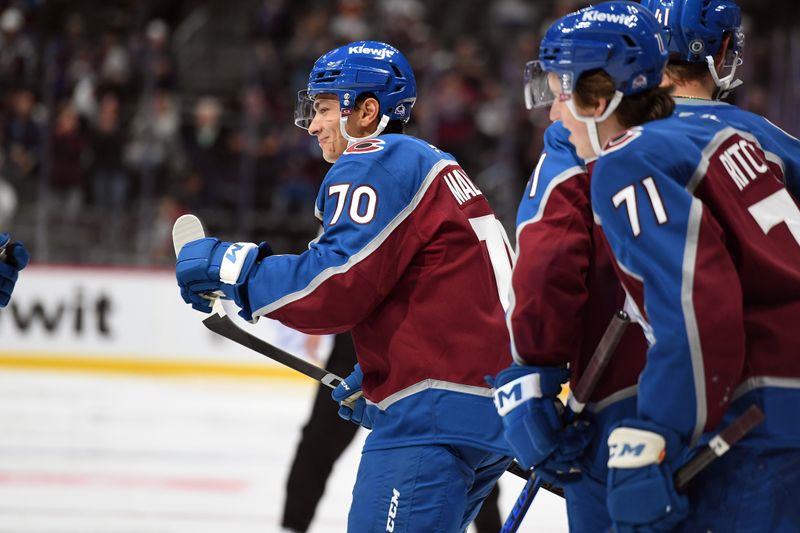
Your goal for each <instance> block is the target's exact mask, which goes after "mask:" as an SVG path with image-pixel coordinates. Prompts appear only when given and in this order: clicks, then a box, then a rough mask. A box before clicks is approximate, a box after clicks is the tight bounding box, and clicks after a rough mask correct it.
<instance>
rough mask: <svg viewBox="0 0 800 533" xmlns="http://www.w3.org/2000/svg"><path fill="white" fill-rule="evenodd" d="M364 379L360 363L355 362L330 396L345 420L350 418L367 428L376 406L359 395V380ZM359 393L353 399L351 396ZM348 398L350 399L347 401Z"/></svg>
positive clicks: (369, 426)
mask: <svg viewBox="0 0 800 533" xmlns="http://www.w3.org/2000/svg"><path fill="white" fill-rule="evenodd" d="M363 380H364V373H363V372H361V365H359V364H357V363H356V366H355V367H353V372H352V373H351V374H350V375H349V376H347V377H346V378H345V379H344V381H342V382H341V383H339V386H337V387H336V388H335V389H333V391H332V392H331V398H333V399H334V401H335V402H336V403H338V404H339V416H341V417H342V418H344V419H345V420H350V421H351V422H355V423H356V424H360V425H362V426H364V427H365V428H367V429H372V421H373V419H374V418H375V412H376V411H377V410H378V408H377V407H376V406H375V405H372V404H368V403H367V400H366V398H364V396H361V395H360V394H359V393H361V382H362V381H363ZM354 395H359V396H358V398H357V399H355V400H353V399H352V396H354ZM348 398H350V401H348Z"/></svg>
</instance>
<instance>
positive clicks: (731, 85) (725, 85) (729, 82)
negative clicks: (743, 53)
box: [706, 52, 742, 100]
mask: <svg viewBox="0 0 800 533" xmlns="http://www.w3.org/2000/svg"><path fill="white" fill-rule="evenodd" d="M706 63H707V64H708V71H709V72H710V73H711V78H712V79H713V80H714V84H715V85H716V86H717V94H716V99H717V100H721V99H723V98H725V97H726V96H728V95H729V94H730V92H731V91H732V90H734V89H735V88H736V87H738V86H739V85H741V84H742V80H734V79H733V78H734V77H735V76H736V67H738V66H739V63H740V60H739V52H734V54H733V62H732V63H731V67H730V68H731V71H730V72H729V73H728V75H727V76H724V77H722V78H720V77H719V74H717V66H716V65H715V64H714V57H713V56H706Z"/></svg>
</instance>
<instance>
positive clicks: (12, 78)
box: [0, 7, 37, 89]
mask: <svg viewBox="0 0 800 533" xmlns="http://www.w3.org/2000/svg"><path fill="white" fill-rule="evenodd" d="M23 23H24V20H23V16H22V12H21V11H20V10H19V9H17V8H15V7H9V8H7V9H6V10H5V11H3V14H2V15H0V88H3V89H7V88H10V87H30V86H32V85H33V84H34V83H35V79H34V75H35V73H36V59H37V54H36V49H35V47H34V45H33V42H32V41H31V40H30V38H29V37H28V36H27V35H25V34H24V33H23V31H22V30H23Z"/></svg>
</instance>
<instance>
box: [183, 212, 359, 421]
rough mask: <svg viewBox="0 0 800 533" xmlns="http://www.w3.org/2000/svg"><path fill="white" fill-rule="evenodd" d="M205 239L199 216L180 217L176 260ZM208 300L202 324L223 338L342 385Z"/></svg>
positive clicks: (352, 398)
mask: <svg viewBox="0 0 800 533" xmlns="http://www.w3.org/2000/svg"><path fill="white" fill-rule="evenodd" d="M205 236H206V232H205V230H204V229H203V224H202V222H200V219H198V218H197V217H196V216H194V215H183V216H181V217H179V218H178V220H176V221H175V225H174V226H172V243H173V245H174V246H175V257H177V256H178V254H179V253H180V251H181V248H183V247H184V245H186V243H188V242H191V241H194V240H197V239H202V238H203V237H205ZM209 299H211V300H213V302H214V303H213V304H212V307H211V316H209V317H208V318H206V319H204V320H203V325H204V326H205V327H207V328H208V329H210V330H211V331H213V332H214V333H216V334H217V335H221V336H223V337H225V338H227V339H229V340H232V341H233V342H236V343H238V344H241V345H242V346H245V347H247V348H250V349H251V350H254V351H256V352H258V353H260V354H261V355H264V356H266V357H269V358H270V359H272V360H274V361H277V362H278V363H280V364H282V365H284V366H288V367H289V368H291V369H293V370H296V371H298V372H300V373H301V374H305V375H306V376H308V377H310V378H312V379H315V380H317V381H319V382H321V383H322V384H323V385H326V386H328V387H330V388H332V389H333V388H336V387H337V386H338V385H339V383H341V382H342V381H343V380H342V378H340V377H339V376H337V375H336V374H332V373H330V372H328V371H326V370H325V369H323V368H320V367H318V366H316V365H312V364H311V363H309V362H308V361H305V360H304V359H301V358H299V357H296V356H294V355H292V354H290V353H288V352H285V351H283V350H281V349H280V348H278V347H276V346H273V345H272V344H270V343H268V342H266V341H263V340H261V339H259V338H258V337H256V336H255V335H252V334H250V333H248V332H247V331H245V330H243V329H242V328H240V327H239V326H237V325H236V323H235V322H234V321H233V320H231V318H230V317H229V316H228V315H227V313H226V312H225V308H224V307H223V306H222V300H221V299H220V298H218V297H217V296H215V295H209ZM358 397H360V394H354V395H352V396H350V397H349V398H347V400H346V405H348V406H350V404H351V403H352V402H355V400H357V399H358Z"/></svg>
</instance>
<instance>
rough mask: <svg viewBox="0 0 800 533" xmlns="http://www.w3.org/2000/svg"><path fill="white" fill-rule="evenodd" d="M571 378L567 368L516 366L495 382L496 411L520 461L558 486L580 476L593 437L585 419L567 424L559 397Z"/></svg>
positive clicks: (505, 371)
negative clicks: (583, 459) (584, 456)
mask: <svg viewBox="0 0 800 533" xmlns="http://www.w3.org/2000/svg"><path fill="white" fill-rule="evenodd" d="M568 379H569V370H567V369H566V368H553V367H536V366H518V365H513V366H511V367H509V368H507V369H505V370H503V371H502V372H500V373H499V374H498V375H497V378H496V380H495V393H494V402H495V407H497V412H498V413H499V414H500V416H502V417H503V426H504V427H505V438H506V441H508V443H509V445H510V446H511V449H512V450H513V452H514V455H515V456H516V458H517V460H519V462H520V464H521V465H522V466H523V467H525V468H531V467H533V468H534V470H535V472H536V474H537V475H538V476H539V477H541V478H542V479H544V480H545V481H548V482H551V483H558V484H565V483H570V482H573V481H576V480H577V479H579V478H580V468H579V460H580V457H581V456H582V455H583V453H584V452H585V450H586V449H587V448H588V446H589V443H590V442H591V439H592V436H593V434H594V426H593V425H591V424H589V423H588V422H586V421H583V420H580V421H576V422H574V423H572V424H569V425H567V426H565V425H564V420H563V417H562V413H563V406H562V404H561V401H560V400H559V399H558V394H559V392H560V391H561V385H562V383H565V382H566V381H567V380H568Z"/></svg>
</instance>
